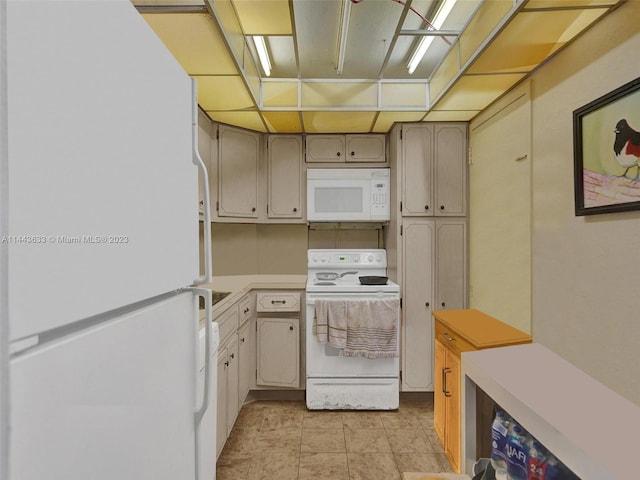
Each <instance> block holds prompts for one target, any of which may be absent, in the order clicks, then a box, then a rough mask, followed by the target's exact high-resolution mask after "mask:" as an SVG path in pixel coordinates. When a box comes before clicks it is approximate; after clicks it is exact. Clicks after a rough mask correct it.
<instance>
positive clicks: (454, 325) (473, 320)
mask: <svg viewBox="0 0 640 480" xmlns="http://www.w3.org/2000/svg"><path fill="white" fill-rule="evenodd" d="M433 317H434V332H435V333H434V336H435V338H434V345H435V356H434V377H435V380H434V384H435V385H434V386H435V389H434V394H433V401H434V411H433V425H434V429H435V431H436V435H437V436H438V438H439V440H440V442H441V443H442V446H443V448H444V452H445V454H446V456H447V458H448V459H449V462H450V463H451V467H452V468H453V470H454V471H455V472H458V473H459V472H460V471H461V467H462V458H461V442H462V439H461V431H460V421H461V419H460V409H461V398H460V392H461V376H460V363H461V355H462V353H463V352H470V351H474V350H482V349H485V348H493V347H502V346H508V345H519V344H523V343H531V336H530V335H528V334H526V333H524V332H521V331H520V330H517V329H515V328H513V327H511V326H510V325H507V324H505V323H503V322H500V321H499V320H497V319H495V318H493V317H490V316H489V315H486V314H484V313H482V312H479V311H478V310H464V309H460V310H434V312H433Z"/></svg>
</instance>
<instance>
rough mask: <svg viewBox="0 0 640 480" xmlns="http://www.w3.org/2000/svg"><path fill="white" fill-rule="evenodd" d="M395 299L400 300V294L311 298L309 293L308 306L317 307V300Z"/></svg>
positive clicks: (350, 294) (335, 294) (355, 294)
mask: <svg viewBox="0 0 640 480" xmlns="http://www.w3.org/2000/svg"><path fill="white" fill-rule="evenodd" d="M394 298H395V299H398V300H399V299H400V294H399V293H391V292H378V293H370V292H367V294H366V295H365V294H361V293H345V292H336V293H331V294H326V295H323V296H322V297H310V296H309V294H308V293H307V298H306V304H307V305H311V306H313V305H315V303H316V300H381V299H385V300H393V299H394Z"/></svg>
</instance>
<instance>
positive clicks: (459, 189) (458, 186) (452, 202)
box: [434, 123, 467, 216]
mask: <svg viewBox="0 0 640 480" xmlns="http://www.w3.org/2000/svg"><path fill="white" fill-rule="evenodd" d="M434 159H435V182H434V190H435V204H434V208H435V212H434V215H438V216H464V215H465V213H466V210H467V127H466V125H465V124H456V123H452V124H440V125H436V126H435V155H434Z"/></svg>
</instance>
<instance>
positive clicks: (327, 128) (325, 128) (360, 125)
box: [302, 112, 376, 133]
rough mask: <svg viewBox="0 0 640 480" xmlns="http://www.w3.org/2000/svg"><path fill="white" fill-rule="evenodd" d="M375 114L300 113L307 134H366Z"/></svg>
mask: <svg viewBox="0 0 640 480" xmlns="http://www.w3.org/2000/svg"><path fill="white" fill-rule="evenodd" d="M375 115H376V112H302V120H303V123H304V129H305V131H306V132H309V133H367V132H369V130H370V129H371V125H372V124H373V120H374V118H375Z"/></svg>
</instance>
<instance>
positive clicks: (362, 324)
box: [314, 298, 400, 358]
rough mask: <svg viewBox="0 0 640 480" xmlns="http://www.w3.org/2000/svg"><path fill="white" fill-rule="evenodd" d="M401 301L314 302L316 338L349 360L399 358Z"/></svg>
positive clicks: (321, 300) (395, 299) (392, 299)
mask: <svg viewBox="0 0 640 480" xmlns="http://www.w3.org/2000/svg"><path fill="white" fill-rule="evenodd" d="M399 314H400V300H399V299H397V298H390V299H386V298H381V299H367V300H338V299H336V300H331V299H318V300H316V301H315V318H314V334H315V335H316V337H317V338H318V342H320V343H328V344H329V345H331V346H332V347H335V348H337V349H340V355H343V356H347V357H365V358H391V357H397V356H398V316H399Z"/></svg>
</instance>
